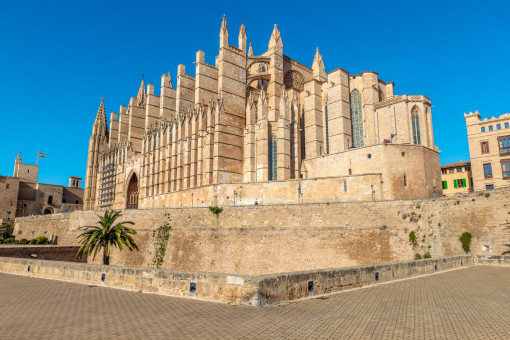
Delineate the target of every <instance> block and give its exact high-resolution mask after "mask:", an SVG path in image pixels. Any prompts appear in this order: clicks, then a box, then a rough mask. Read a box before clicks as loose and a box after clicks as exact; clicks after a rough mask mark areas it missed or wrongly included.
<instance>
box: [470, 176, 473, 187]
mask: <svg viewBox="0 0 510 340" xmlns="http://www.w3.org/2000/svg"><path fill="white" fill-rule="evenodd" d="M469 181H470V182H471V187H474V185H473V177H471V178H470V179H469Z"/></svg>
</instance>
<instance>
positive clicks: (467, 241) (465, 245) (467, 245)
mask: <svg viewBox="0 0 510 340" xmlns="http://www.w3.org/2000/svg"><path fill="white" fill-rule="evenodd" d="M472 237H473V235H471V233H468V232H467V231H466V232H464V233H462V235H460V237H459V241H460V242H461V243H462V249H464V251H465V252H466V254H467V253H469V251H470V250H471V238H472Z"/></svg>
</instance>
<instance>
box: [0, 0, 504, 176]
mask: <svg viewBox="0 0 510 340" xmlns="http://www.w3.org/2000/svg"><path fill="white" fill-rule="evenodd" d="M1 9H2V10H1V14H0V32H1V33H0V47H1V49H0V51H1V52H0V99H1V104H0V115H1V127H2V129H1V134H2V138H1V147H0V174H1V175H8V176H12V171H13V166H14V159H15V157H16V155H17V153H18V150H22V158H23V161H24V162H26V163H34V162H35V156H36V152H37V148H38V147H39V148H40V151H41V152H43V153H45V154H46V155H47V157H46V158H45V159H41V160H40V162H39V164H40V170H39V174H40V175H39V181H40V182H43V183H52V184H63V185H67V177H68V176H73V175H74V176H81V177H85V166H86V162H87V147H88V140H89V137H90V133H91V128H92V123H93V120H94V117H95V115H96V112H97V108H98V106H99V103H100V99H101V97H104V98H105V106H106V110H107V113H108V116H109V113H110V112H112V111H115V112H118V109H119V105H121V104H126V105H127V104H128V102H129V98H130V97H131V96H136V93H137V90H138V87H139V85H140V81H141V78H142V74H145V80H146V82H149V83H153V84H155V88H156V94H159V86H160V79H161V74H163V73H166V72H171V75H172V80H173V82H174V84H175V74H176V71H177V65H178V64H181V63H182V64H185V65H186V69H187V72H188V73H189V74H192V75H194V65H193V61H194V60H195V53H196V51H198V50H203V51H204V52H205V58H206V62H208V63H211V64H214V57H215V56H216V54H217V53H218V45H219V37H218V34H219V29H220V25H221V18H222V15H223V14H226V15H227V22H228V28H229V33H230V44H232V45H235V46H237V35H238V32H239V26H240V25H241V23H244V24H245V25H246V30H247V35H248V42H249V43H250V42H251V43H252V44H253V49H254V53H255V54H259V53H261V52H263V51H264V50H265V49H266V48H267V43H268V41H269V37H270V35H271V31H272V29H273V25H274V24H278V27H279V29H280V31H281V34H282V39H283V44H284V53H285V54H286V55H288V56H290V57H292V58H294V59H296V60H298V61H300V62H302V63H304V64H306V65H308V66H311V64H312V61H313V56H314V53H315V48H316V46H319V48H320V51H321V53H322V54H323V57H324V63H325V65H326V71H327V72H328V71H331V70H333V69H336V68H338V67H342V68H344V69H346V70H347V71H349V72H350V73H351V74H359V73H360V72H361V71H376V72H379V77H380V78H381V79H382V80H384V81H387V82H390V81H393V82H395V94H397V95H399V94H423V95H426V96H427V97H429V98H431V99H432V104H433V105H434V108H433V110H432V114H433V123H434V134H435V142H436V145H438V146H439V148H440V150H441V164H446V163H450V162H456V161H459V160H460V159H462V160H467V159H469V150H468V145H467V140H466V127H465V122H464V117H463V113H464V112H469V111H475V110H479V111H480V113H481V114H482V117H492V116H497V115H501V114H503V113H506V112H510V101H509V91H510V83H509V79H510V67H509V66H510V65H509V60H510V19H509V18H510V5H509V4H508V1H499V2H492V1H458V2H457V1H455V2H454V1H444V0H443V1H440V2H435V1H427V2H421V3H420V4H415V2H414V1H352V0H351V1H330V2H328V1H320V2H314V1H303V2H299V1H292V2H280V1H269V2H263V1H259V2H245V1H231V2H226V1H225V2H223V1H207V2H204V1H179V2H171V1H161V2H152V1H109V2H106V1H59V2H55V1H4V2H3V3H2V6H1Z"/></svg>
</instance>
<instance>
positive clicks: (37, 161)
mask: <svg viewBox="0 0 510 340" xmlns="http://www.w3.org/2000/svg"><path fill="white" fill-rule="evenodd" d="M35 165H39V147H37V156H36V157H35Z"/></svg>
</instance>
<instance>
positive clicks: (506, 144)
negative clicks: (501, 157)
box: [498, 137, 510, 153]
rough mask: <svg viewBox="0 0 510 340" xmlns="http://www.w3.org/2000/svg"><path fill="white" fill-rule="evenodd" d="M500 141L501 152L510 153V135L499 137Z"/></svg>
mask: <svg viewBox="0 0 510 340" xmlns="http://www.w3.org/2000/svg"><path fill="white" fill-rule="evenodd" d="M498 143H499V153H509V152H510V137H503V138H498Z"/></svg>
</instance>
